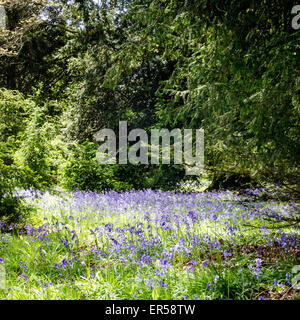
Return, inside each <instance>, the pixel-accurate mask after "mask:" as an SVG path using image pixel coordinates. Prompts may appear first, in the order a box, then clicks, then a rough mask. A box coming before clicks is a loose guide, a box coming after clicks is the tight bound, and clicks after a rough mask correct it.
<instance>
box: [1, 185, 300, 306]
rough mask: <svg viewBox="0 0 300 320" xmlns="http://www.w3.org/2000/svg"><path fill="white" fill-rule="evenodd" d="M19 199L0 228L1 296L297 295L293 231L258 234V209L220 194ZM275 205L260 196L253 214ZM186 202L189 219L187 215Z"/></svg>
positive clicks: (260, 222)
mask: <svg viewBox="0 0 300 320" xmlns="http://www.w3.org/2000/svg"><path fill="white" fill-rule="evenodd" d="M28 201H29V202H30V203H31V205H34V206H35V208H36V210H35V211H34V213H32V215H31V216H30V217H29V218H27V221H23V220H22V219H20V221H19V222H18V223H17V224H16V225H14V226H13V227H12V228H11V229H12V230H8V229H7V228H2V231H1V234H0V239H1V242H0V258H1V259H5V260H4V261H3V262H2V265H3V266H4V268H5V273H6V286H5V287H4V288H2V289H0V298H1V299H155V300H157V299H167V300H169V299H175V300H176V299H259V298H266V299H297V298H299V292H297V290H295V289H293V288H291V278H292V277H293V275H292V274H291V270H292V267H293V266H294V265H296V264H300V261H299V249H298V246H299V233H295V230H293V229H284V230H277V229H274V230H273V229H272V230H270V231H268V230H266V231H262V229H261V228H259V227H262V226H268V223H267V222H266V221H265V220H264V219H263V215H259V214H254V213H253V212H252V211H251V209H247V208H245V207H243V206H242V205H240V204H236V202H234V201H233V200H232V202H231V201H228V199H224V197H222V196H220V195H217V194H207V195H205V194H204V195H203V196H201V197H200V196H197V195H196V196H189V195H188V194H174V193H155V192H153V191H151V192H150V193H147V192H145V193H143V192H142V191H140V192H131V193H123V194H120V195H117V194H107V195H101V194H98V195H97V194H93V193H81V194H79V193H77V194H73V195H68V194H63V195H61V196H51V195H49V194H46V195H44V196H43V197H42V198H41V199H37V200H28ZM229 204H231V205H232V206H230V205H229ZM285 206H286V204H285V203H270V202H264V203H261V204H260V207H259V212H263V210H264V209H267V210H273V209H274V210H277V212H281V211H282V210H283V211H284V210H285V209H284V208H285ZM192 209H193V210H194V211H195V212H198V213H199V217H198V218H197V219H196V220H191V219H190V218H187V216H188V214H189V212H190V211H191V210H192ZM147 215H148V216H147ZM213 217H214V218H213ZM185 221H186V223H185ZM26 223H27V226H29V225H30V227H26ZM164 223H165V224H164ZM245 223H246V224H248V223H251V225H255V226H256V228H252V227H249V226H245ZM107 224H111V226H113V230H111V231H109V228H110V227H109V226H107ZM105 226H106V227H105ZM166 226H167V227H166ZM228 226H230V227H236V228H237V229H236V230H233V231H231V232H230V231H228V228H227V227H228ZM132 227H135V229H134V232H133V231H132V229H130V228H132ZM30 228H35V229H34V230H32V229H30ZM38 228H40V229H38ZM96 228H99V229H98V231H97V230H95V229H96ZM118 228H120V229H118ZM121 228H123V230H122V229H121ZM139 229H140V233H139V232H138V230H139ZM91 230H92V232H91ZM262 236H264V237H263V238H262ZM72 237H73V238H72ZM65 239H68V240H67V242H66V241H65ZM276 239H277V240H278V241H277V240H276ZM270 241H273V245H271V244H270ZM276 241H277V242H276ZM115 242H117V244H116V243H115ZM285 243H286V244H285ZM97 252H99V255H98V254H97ZM258 252H259V253H258ZM227 254H228V255H227ZM258 254H259V255H258ZM257 259H260V260H257ZM63 261H67V263H65V266H62V267H57V265H60V264H62V263H63ZM0 263H1V262H0ZM257 263H259V264H260V263H261V266H260V267H259V270H258V271H257V270H256V271H257V272H256V271H255V267H257ZM275 279H276V280H275ZM274 281H275V282H276V281H278V284H276V283H275V285H274Z"/></svg>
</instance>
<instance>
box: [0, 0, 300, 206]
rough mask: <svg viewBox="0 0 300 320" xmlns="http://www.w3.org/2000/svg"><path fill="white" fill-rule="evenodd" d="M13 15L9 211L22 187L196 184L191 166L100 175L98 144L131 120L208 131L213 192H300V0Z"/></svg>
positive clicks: (157, 2) (171, 1) (205, 1)
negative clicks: (190, 180) (298, 21)
mask: <svg viewBox="0 0 300 320" xmlns="http://www.w3.org/2000/svg"><path fill="white" fill-rule="evenodd" d="M0 4H1V5H3V6H4V8H5V11H6V27H5V28H2V29H0V197H1V199H2V200H1V201H2V203H3V202H5V201H4V200H3V197H4V195H7V193H9V192H11V191H12V190H14V189H15V188H16V187H17V188H22V189H24V188H25V189H26V188H29V187H32V188H35V189H44V188H49V187H50V188H52V187H54V186H61V187H63V188H64V189H67V190H75V189H80V190H87V189H89V190H100V191H101V190H105V189H116V190H127V189H132V188H135V189H142V188H159V189H174V188H175V186H176V185H177V183H178V182H179V181H182V180H184V179H186V177H185V175H184V168H183V167H182V166H179V165H171V166H166V165H158V166H157V165H156V166H154V165H153V166H142V165H140V166H133V165H127V166H124V165H123V166H122V165H118V164H116V165H106V166H103V165H102V166H101V165H99V164H98V163H97V162H96V161H95V153H96V150H97V148H98V147H99V143H97V142H96V141H95V133H96V132H98V130H100V129H101V128H111V129H113V130H115V131H116V132H117V131H118V124H119V121H120V120H126V121H128V125H129V129H130V128H143V129H145V130H147V131H148V130H150V129H151V128H169V129H172V128H175V127H176V128H191V129H198V128H203V129H204V131H205V169H206V170H205V173H204V174H203V177H194V178H195V179H202V178H205V179H208V180H210V181H212V183H211V186H210V188H211V189H223V188H238V189H241V188H245V187H258V186H263V185H264V184H266V183H272V184H275V185H279V186H283V187H285V188H287V189H288V190H289V191H293V192H294V194H299V155H300V139H299V138H300V137H299V124H300V118H299V111H300V95H299V93H300V68H299V46H300V42H299V40H300V37H299V32H300V31H299V30H295V29H293V28H292V25H291V21H292V19H293V17H294V16H295V15H293V14H292V13H291V9H292V7H293V6H294V5H295V4H296V2H295V1H289V0H273V1H271V0H269V1H268V0H259V1H258V0H222V1H218V0H186V1H182V0H142V1H140V0H131V1H126V0H123V1H117V0H115V1H105V0H104V1H92V0H1V1H0ZM297 190H298V191H297ZM10 205H12V204H11V203H10V200H9V199H8V198H7V197H6V202H5V203H4V204H2V205H1V206H2V207H3V206H4V211H7V206H10ZM2 209H3V208H2Z"/></svg>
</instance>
